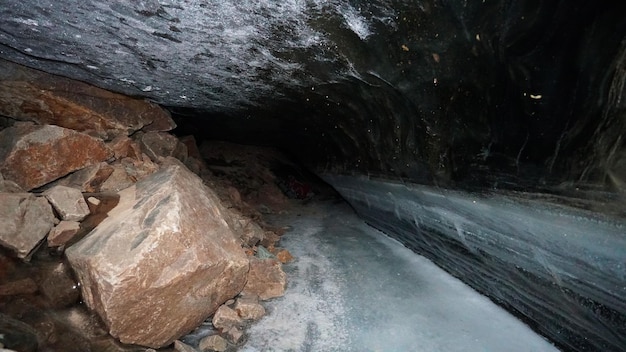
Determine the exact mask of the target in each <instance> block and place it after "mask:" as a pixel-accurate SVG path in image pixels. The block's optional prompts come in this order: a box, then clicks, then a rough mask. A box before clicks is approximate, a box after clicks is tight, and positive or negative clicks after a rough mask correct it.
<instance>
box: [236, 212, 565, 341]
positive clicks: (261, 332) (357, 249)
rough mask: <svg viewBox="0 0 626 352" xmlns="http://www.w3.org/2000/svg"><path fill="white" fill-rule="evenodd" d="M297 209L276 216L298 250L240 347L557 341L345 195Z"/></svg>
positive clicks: (288, 244)
mask: <svg viewBox="0 0 626 352" xmlns="http://www.w3.org/2000/svg"><path fill="white" fill-rule="evenodd" d="M299 210H300V211H299V212H298V211H297V210H294V211H293V212H292V213H291V214H288V215H281V216H279V217H276V218H274V219H271V220H273V222H274V223H276V224H277V225H289V226H291V227H292V229H291V230H290V231H289V232H287V234H286V235H284V236H283V239H282V240H281V245H282V246H283V247H286V248H288V249H289V250H290V251H291V252H292V254H293V255H294V256H295V257H296V258H297V259H296V261H295V262H293V263H291V264H288V265H285V267H284V269H285V271H286V272H287V274H288V277H289V284H288V288H287V292H286V294H285V296H284V297H281V298H279V299H275V300H273V301H271V302H268V303H267V305H266V307H267V308H268V312H269V313H268V315H267V316H266V317H264V318H263V320H262V321H260V322H259V323H256V324H254V325H253V327H252V328H251V329H250V330H249V331H248V334H249V340H248V342H247V343H246V345H245V346H244V347H243V348H242V350H243V351H248V352H252V351H359V352H364V351H385V352H392V351H403V352H404V351H420V352H421V351H423V352H426V351H448V352H452V351H526V352H528V351H557V349H556V348H555V347H554V346H553V345H552V344H550V343H549V342H547V341H546V340H545V339H544V338H542V337H541V336H539V335H537V334H535V333H534V332H533V331H532V330H530V328H528V327H527V326H526V325H524V324H523V323H522V322H520V321H519V320H517V319H516V318H515V317H513V316H512V315H510V314H509V313H507V312H506V311H504V310H503V309H501V308H500V307H498V306H496V305H495V304H494V303H492V302H491V301H490V300H489V299H487V298H486V297H484V296H482V295H480V294H478V293H476V292H475V291H474V290H472V289H471V288H470V287H468V286H466V285H465V284H463V283H462V282H461V281H459V280H457V279H455V278H454V277H452V276H450V275H448V274H447V273H445V272H444V271H443V270H441V269H439V268H438V267H437V266H435V265H434V264H433V263H431V262H430V261H429V260H427V259H425V258H423V257H421V256H418V255H416V254H414V253H413V252H412V251H410V250H408V249H406V248H405V247H404V246H402V245H401V244H400V243H398V242H396V241H395V240H392V239H390V238H389V237H387V236H385V235H383V234H382V233H380V232H378V231H377V230H375V229H373V228H371V227H369V226H368V225H367V224H365V223H364V222H363V221H362V220H360V219H359V218H358V217H357V216H356V215H355V214H354V213H353V212H352V210H351V209H350V208H349V207H348V206H347V205H345V204H332V203H330V202H327V203H318V204H315V205H308V206H305V207H303V208H300V209H299Z"/></svg>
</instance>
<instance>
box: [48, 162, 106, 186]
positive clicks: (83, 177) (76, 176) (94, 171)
mask: <svg viewBox="0 0 626 352" xmlns="http://www.w3.org/2000/svg"><path fill="white" fill-rule="evenodd" d="M112 173H113V167H112V166H111V165H109V164H108V163H106V162H101V163H97V164H94V165H90V166H87V167H85V168H83V169H81V170H78V171H76V172H74V173H72V174H70V175H68V176H66V177H64V178H62V179H60V180H58V181H57V182H55V183H54V184H55V185H60V186H68V187H72V188H78V189H80V190H81V191H82V192H87V193H96V192H100V186H102V184H103V183H104V182H105V181H106V180H107V179H108V178H109V176H111V174H112Z"/></svg>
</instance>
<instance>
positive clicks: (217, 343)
mask: <svg viewBox="0 0 626 352" xmlns="http://www.w3.org/2000/svg"><path fill="white" fill-rule="evenodd" d="M198 347H199V348H200V351H202V352H210V351H215V352H223V351H226V349H227V348H228V341H226V339H224V338H223V337H221V336H220V335H211V336H207V337H205V338H203V339H202V340H200V344H199V345H198Z"/></svg>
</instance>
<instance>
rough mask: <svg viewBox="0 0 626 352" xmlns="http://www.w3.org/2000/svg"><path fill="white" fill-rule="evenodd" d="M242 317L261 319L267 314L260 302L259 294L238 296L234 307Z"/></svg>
mask: <svg viewBox="0 0 626 352" xmlns="http://www.w3.org/2000/svg"><path fill="white" fill-rule="evenodd" d="M233 309H234V310H235V311H236V312H237V314H238V315H239V316H240V317H241V319H245V320H259V319H261V318H262V317H263V316H264V315H265V308H263V306H262V305H261V304H259V298H258V297H257V296H242V297H239V298H237V302H236V303H235V307H234V308H233Z"/></svg>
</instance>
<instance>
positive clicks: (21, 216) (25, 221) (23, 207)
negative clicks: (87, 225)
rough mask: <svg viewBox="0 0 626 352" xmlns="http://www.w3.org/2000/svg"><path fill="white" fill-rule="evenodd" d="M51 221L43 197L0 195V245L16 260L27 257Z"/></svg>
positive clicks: (49, 209)
mask: <svg viewBox="0 0 626 352" xmlns="http://www.w3.org/2000/svg"><path fill="white" fill-rule="evenodd" d="M54 221H55V217H54V214H53V213H52V207H51V206H50V204H49V203H48V201H47V200H46V199H45V198H43V197H36V196H34V195H33V194H31V193H0V245H2V246H3V247H5V248H8V249H10V250H11V251H13V252H14V253H15V254H16V255H17V256H18V257H19V258H22V259H28V258H30V256H31V254H32V251H33V250H34V249H35V248H36V247H37V245H39V243H40V242H41V241H42V240H43V239H44V238H45V237H46V235H47V234H48V232H49V231H50V229H52V227H53V226H54Z"/></svg>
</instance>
